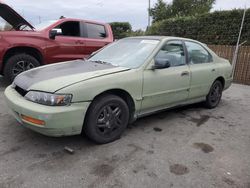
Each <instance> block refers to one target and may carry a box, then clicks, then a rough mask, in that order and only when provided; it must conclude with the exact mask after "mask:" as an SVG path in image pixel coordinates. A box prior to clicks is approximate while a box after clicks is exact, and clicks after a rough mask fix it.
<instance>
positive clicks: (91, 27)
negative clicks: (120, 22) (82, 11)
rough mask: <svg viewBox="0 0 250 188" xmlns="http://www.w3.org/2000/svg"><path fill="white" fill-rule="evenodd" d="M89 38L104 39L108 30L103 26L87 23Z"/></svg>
mask: <svg viewBox="0 0 250 188" xmlns="http://www.w3.org/2000/svg"><path fill="white" fill-rule="evenodd" d="M86 26H87V33H88V38H94V39H103V38H106V36H107V34H106V30H105V27H104V26H103V25H99V24H91V23H86Z"/></svg>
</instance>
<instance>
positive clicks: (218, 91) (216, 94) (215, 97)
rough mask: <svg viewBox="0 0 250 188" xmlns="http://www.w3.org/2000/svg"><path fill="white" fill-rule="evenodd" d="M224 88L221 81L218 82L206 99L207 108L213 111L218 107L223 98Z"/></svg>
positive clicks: (214, 84)
mask: <svg viewBox="0 0 250 188" xmlns="http://www.w3.org/2000/svg"><path fill="white" fill-rule="evenodd" d="M222 91H223V86H222V83H221V82H220V81H219V80H216V81H215V82H214V83H213V85H212V87H211V88H210V91H209V93H208V95H207V97H206V102H205V105H206V107H207V108H209V109H212V108H215V107H216V106H218V104H219V103H220V100H221V97H222Z"/></svg>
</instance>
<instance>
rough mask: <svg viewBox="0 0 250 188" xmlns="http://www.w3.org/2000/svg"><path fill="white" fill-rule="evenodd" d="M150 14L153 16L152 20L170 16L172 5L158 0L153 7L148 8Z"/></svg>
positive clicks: (155, 20)
mask: <svg viewBox="0 0 250 188" xmlns="http://www.w3.org/2000/svg"><path fill="white" fill-rule="evenodd" d="M149 13H150V16H152V18H153V22H157V21H160V20H164V19H167V18H171V17H172V16H173V15H172V6H171V5H169V4H167V3H165V2H164V1H163V0H158V1H157V3H156V4H155V5H154V7H153V8H151V9H150V10H149Z"/></svg>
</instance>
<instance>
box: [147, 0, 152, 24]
mask: <svg viewBox="0 0 250 188" xmlns="http://www.w3.org/2000/svg"><path fill="white" fill-rule="evenodd" d="M150 9H151V0H148V28H149V27H150V24H151V22H150Z"/></svg>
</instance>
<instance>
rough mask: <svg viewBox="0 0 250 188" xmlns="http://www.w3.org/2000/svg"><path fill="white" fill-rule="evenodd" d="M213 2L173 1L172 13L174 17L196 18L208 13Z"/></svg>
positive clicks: (204, 0)
mask: <svg viewBox="0 0 250 188" xmlns="http://www.w3.org/2000/svg"><path fill="white" fill-rule="evenodd" d="M214 3H215V0H173V3H172V11H173V15H174V16H178V17H181V16H196V15H200V14H204V13H209V12H210V10H211V9H212V8H213V4H214Z"/></svg>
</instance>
